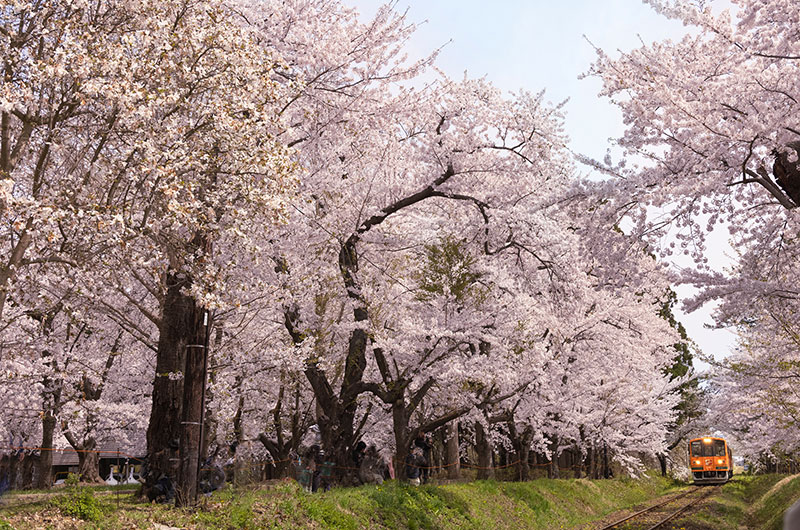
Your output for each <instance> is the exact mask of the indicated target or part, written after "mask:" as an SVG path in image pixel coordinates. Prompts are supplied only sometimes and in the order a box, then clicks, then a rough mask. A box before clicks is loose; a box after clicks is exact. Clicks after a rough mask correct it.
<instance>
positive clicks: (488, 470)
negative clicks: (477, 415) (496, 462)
mask: <svg viewBox="0 0 800 530" xmlns="http://www.w3.org/2000/svg"><path fill="white" fill-rule="evenodd" d="M475 450H476V451H477V453H478V480H490V479H493V478H494V477H495V473H494V467H493V466H492V444H491V443H490V442H489V438H488V436H487V434H486V430H485V429H484V427H483V424H482V423H480V422H476V423H475Z"/></svg>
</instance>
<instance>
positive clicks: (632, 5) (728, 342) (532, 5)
mask: <svg viewBox="0 0 800 530" xmlns="http://www.w3.org/2000/svg"><path fill="white" fill-rule="evenodd" d="M343 1H344V2H345V3H346V4H348V5H352V6H354V7H356V8H358V10H359V11H360V12H361V13H362V15H364V16H370V15H372V14H374V13H375V11H376V10H377V8H378V6H380V5H381V4H383V3H384V2H382V1H380V0H343ZM396 9H397V10H398V11H401V12H402V11H405V10H406V9H407V10H408V18H409V21H410V22H415V23H421V24H420V27H419V29H418V30H417V32H416V34H415V35H414V37H413V38H412V40H411V42H410V43H409V45H410V51H409V53H410V54H411V55H412V58H413V57H422V56H425V55H427V54H429V53H430V52H431V51H432V50H435V49H436V48H439V47H441V46H443V45H444V48H443V49H442V52H441V55H440V56H439V58H438V61H437V64H438V66H439V67H440V68H441V69H442V70H443V71H444V72H445V73H446V74H447V75H448V76H450V77H453V78H456V79H460V78H461V77H462V76H463V74H464V72H465V71H466V72H467V73H468V74H469V76H470V77H482V76H486V77H487V79H489V80H490V81H491V82H492V83H493V84H494V85H495V86H498V87H500V88H502V89H503V90H506V91H517V90H519V89H525V90H528V91H531V92H538V91H540V90H542V89H546V98H547V99H548V100H550V101H552V102H554V103H555V102H561V101H563V100H565V99H569V101H568V103H567V104H566V106H565V111H566V113H567V117H566V130H567V133H568V134H569V136H570V139H571V142H570V147H571V148H572V150H573V151H575V152H577V153H580V154H584V155H588V156H591V157H594V158H598V159H602V158H603V156H604V155H605V152H606V149H607V148H608V139H609V138H611V137H617V136H620V135H621V133H622V131H623V127H624V126H623V123H622V117H621V113H620V112H619V110H618V109H617V108H615V107H613V106H611V105H610V104H609V103H608V101H607V100H604V99H600V98H598V96H597V94H598V92H599V90H600V82H599V81H598V80H597V79H593V78H588V79H582V80H579V79H578V77H579V76H580V74H581V73H583V72H586V71H587V70H588V69H589V66H590V64H591V63H592V61H593V60H594V58H595V51H594V48H593V47H592V44H594V45H595V46H597V47H598V48H602V49H603V50H605V51H606V53H609V54H611V55H612V56H613V55H615V54H616V53H618V51H617V50H630V49H632V48H636V47H638V46H640V45H641V42H642V41H643V42H645V43H650V42H653V41H661V40H664V39H673V40H678V39H680V38H681V37H682V35H683V34H684V33H685V32H686V31H687V28H686V27H684V26H683V25H681V24H680V23H679V22H675V21H672V20H667V19H665V18H663V17H661V16H660V15H658V14H657V13H655V12H654V11H653V10H652V9H651V8H650V7H649V6H647V5H645V4H643V3H642V1H641V0H562V1H558V0H528V1H525V0H495V1H491V0H398V2H397V6H396ZM584 36H585V37H584ZM586 39H588V40H590V41H591V42H592V44H590V43H589V42H587V40H586ZM717 239H719V238H717ZM722 240H723V242H724V240H725V236H724V235H722ZM717 246H718V247H719V248H722V247H723V245H720V244H718V245H717ZM719 252H722V251H719ZM678 292H679V295H681V294H683V295H685V294H688V292H689V290H688V289H687V288H681V289H679V290H678ZM709 315H710V309H709V308H705V309H704V310H700V311H697V312H695V313H694V314H692V315H688V316H687V315H679V318H680V320H681V321H682V322H683V324H684V326H685V327H686V328H687V330H688V332H689V335H690V336H691V337H692V339H694V340H695V341H696V342H697V343H698V344H699V345H700V347H701V348H702V349H703V351H704V352H705V353H708V354H713V355H715V356H716V357H722V356H724V355H725V354H726V353H727V352H728V351H729V350H730V349H731V348H732V347H733V344H734V338H733V335H732V334H731V333H729V332H727V331H711V330H708V329H706V328H705V326H706V325H707V324H710V323H711V318H710V316H709Z"/></svg>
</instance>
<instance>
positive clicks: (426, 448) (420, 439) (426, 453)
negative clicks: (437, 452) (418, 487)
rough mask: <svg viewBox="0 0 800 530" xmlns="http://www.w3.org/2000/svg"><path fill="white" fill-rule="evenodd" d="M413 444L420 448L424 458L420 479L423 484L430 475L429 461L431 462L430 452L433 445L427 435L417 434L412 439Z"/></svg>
mask: <svg viewBox="0 0 800 530" xmlns="http://www.w3.org/2000/svg"><path fill="white" fill-rule="evenodd" d="M414 445H415V446H416V447H418V448H419V449H421V450H422V457H423V458H424V459H425V464H424V467H423V468H422V470H421V475H420V480H421V481H422V483H423V484H425V483H426V482H428V479H429V478H430V475H431V470H430V462H431V452H432V450H433V446H432V445H431V443H430V442H429V441H428V439H427V437H425V436H417V438H416V440H414Z"/></svg>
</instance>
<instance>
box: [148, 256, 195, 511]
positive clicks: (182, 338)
mask: <svg viewBox="0 0 800 530" xmlns="http://www.w3.org/2000/svg"><path fill="white" fill-rule="evenodd" d="M166 285H167V293H166V296H165V297H164V305H163V307H162V310H161V327H160V329H159V338H158V353H157V356H156V376H155V380H154V382H153V398H152V401H153V403H152V408H151V411H150V423H149V425H148V427H147V475H146V477H145V485H144V488H143V493H144V494H145V495H146V496H148V495H149V492H150V490H151V489H152V488H153V487H154V486H155V485H156V482H157V481H158V480H159V478H161V476H162V475H163V476H166V477H168V478H169V479H170V480H171V481H175V480H176V479H177V476H178V447H179V444H180V422H181V421H182V418H183V417H182V411H183V371H184V370H185V368H186V345H187V344H193V343H194V342H193V340H192V339H193V335H194V333H193V332H194V330H193V329H192V326H193V324H194V318H193V313H194V300H193V299H192V298H191V297H189V296H187V295H185V294H184V293H183V290H184V289H187V288H188V287H190V286H191V279H190V278H189V277H188V276H186V275H185V274H183V273H180V272H177V271H175V270H170V271H169V272H168V273H167V275H166Z"/></svg>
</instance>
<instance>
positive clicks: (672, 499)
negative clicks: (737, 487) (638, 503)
mask: <svg viewBox="0 0 800 530" xmlns="http://www.w3.org/2000/svg"><path fill="white" fill-rule="evenodd" d="M691 487H692V488H694V489H690V490H689V491H686V492H684V493H681V494H680V495H677V496H675V497H672V498H671V499H667V500H665V501H663V502H659V503H658V504H654V505H652V506H650V507H648V508H645V509H644V510H640V511H638V512H636V513H634V514H632V515H629V516H627V517H625V518H623V519H620V520H619V521H615V522H613V523H611V524H609V525H608V526H604V527H602V528H600V529H599V530H611V529H613V528H616V527H618V526H619V525H621V524H622V523H624V522H627V521H630V520H631V519H634V518H636V517H639V516H640V515H644V514H646V513H648V512H651V511H653V510H655V509H656V508H660V507H661V506H664V505H665V504H669V503H671V502H674V501H676V500H678V499H682V498H683V497H686V496H687V495H689V494H690V493H694V492H695V491H698V490H699V489H701V487H700V486H691ZM700 498H705V497H700ZM698 500H699V499H698ZM695 502H697V501H695ZM693 504H694V503H689V504H688V505H687V506H691V505H693ZM684 508H685V507H684ZM671 518H672V517H670V519H671ZM664 522H666V520H664V521H661V522H660V523H658V524H657V525H656V526H654V527H653V528H658V527H659V526H661V524H662V523H664ZM648 530H651V529H648Z"/></svg>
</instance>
